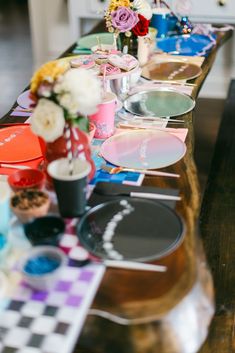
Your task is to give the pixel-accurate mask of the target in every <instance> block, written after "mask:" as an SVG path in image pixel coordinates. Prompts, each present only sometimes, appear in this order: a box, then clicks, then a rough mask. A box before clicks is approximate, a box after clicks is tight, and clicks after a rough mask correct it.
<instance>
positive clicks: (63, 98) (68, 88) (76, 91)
mask: <svg viewBox="0 0 235 353" xmlns="http://www.w3.org/2000/svg"><path fill="white" fill-rule="evenodd" d="M54 92H55V94H56V95H57V99H58V102H59V104H60V105H61V106H63V107H64V108H65V109H67V110H68V111H69V113H71V114H76V113H80V114H82V115H90V114H93V113H95V112H96V110H97V105H98V104H99V103H100V102H101V84H100V81H99V79H98V78H97V77H96V76H95V75H94V74H93V73H92V72H90V71H88V70H85V69H82V68H81V69H80V68H79V69H71V70H69V71H67V72H66V73H65V75H64V76H62V77H61V78H60V79H59V81H58V82H57V83H56V84H55V86H54Z"/></svg>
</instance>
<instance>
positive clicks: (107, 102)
mask: <svg viewBox="0 0 235 353" xmlns="http://www.w3.org/2000/svg"><path fill="white" fill-rule="evenodd" d="M116 102H117V97H116V95H115V94H114V93H113V92H106V94H105V97H104V98H103V101H102V103H101V104H99V106H98V110H97V112H96V113H95V114H93V115H90V116H89V120H90V121H91V122H92V123H94V124H95V126H96V131H95V135H94V137H95V138H99V139H105V138H107V137H110V136H111V135H113V133H114V118H115V108H116Z"/></svg>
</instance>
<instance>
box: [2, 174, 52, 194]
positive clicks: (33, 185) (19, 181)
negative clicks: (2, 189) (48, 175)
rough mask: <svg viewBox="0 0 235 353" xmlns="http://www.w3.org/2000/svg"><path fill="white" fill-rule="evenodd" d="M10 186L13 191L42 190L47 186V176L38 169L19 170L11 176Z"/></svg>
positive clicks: (9, 179)
mask: <svg viewBox="0 0 235 353" xmlns="http://www.w3.org/2000/svg"><path fill="white" fill-rule="evenodd" d="M8 184H9V185H10V187H11V189H12V190H13V191H19V190H23V189H42V188H43V186H44V184H45V175H44V173H43V172H42V171H40V170H38V169H23V170H17V171H15V172H14V173H12V174H10V175H9V177H8Z"/></svg>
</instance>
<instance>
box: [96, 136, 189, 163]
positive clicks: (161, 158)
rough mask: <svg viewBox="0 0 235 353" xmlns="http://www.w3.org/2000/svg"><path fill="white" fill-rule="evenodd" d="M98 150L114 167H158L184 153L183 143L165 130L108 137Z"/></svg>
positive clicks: (184, 146)
mask: <svg viewBox="0 0 235 353" xmlns="http://www.w3.org/2000/svg"><path fill="white" fill-rule="evenodd" d="M100 152H101V155H102V156H103V158H105V159H106V160H107V161H108V162H110V163H112V164H114V165H117V166H121V167H126V168H136V169H157V168H164V167H167V166H169V165H172V164H174V163H176V162H178V161H179V160H180V159H181V158H182V157H183V156H184V154H185V152H186V145H185V143H184V142H182V141H181V140H180V139H179V138H178V137H176V136H174V135H172V134H170V133H168V132H165V131H160V130H159V131H158V130H155V131H152V130H144V131H128V132H124V133H121V134H117V135H114V136H112V137H110V138H109V139H107V140H106V141H105V142H104V143H103V145H102V146H101V150H100Z"/></svg>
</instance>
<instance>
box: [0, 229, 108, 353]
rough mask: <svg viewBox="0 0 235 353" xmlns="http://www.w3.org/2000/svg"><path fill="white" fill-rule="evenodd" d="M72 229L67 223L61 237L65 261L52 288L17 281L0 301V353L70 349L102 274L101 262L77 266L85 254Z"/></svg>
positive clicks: (68, 351) (64, 352) (48, 352)
mask: <svg viewBox="0 0 235 353" xmlns="http://www.w3.org/2000/svg"><path fill="white" fill-rule="evenodd" d="M73 228H74V227H73V224H71V223H70V224H67V229H66V234H65V235H64V237H63V238H62V240H61V248H62V249H63V250H64V251H65V252H66V253H67V254H68V257H69V262H68V266H65V267H64V268H63V269H62V271H61V273H60V278H59V279H58V281H57V282H56V284H55V286H54V287H53V289H52V290H50V291H49V292H41V291H34V290H33V289H31V288H30V287H29V286H28V285H27V284H26V283H24V282H21V281H20V282H19V283H18V285H16V286H15V288H14V291H13V294H12V295H11V297H10V298H5V299H3V300H1V301H0V353H71V352H72V350H73V348H74V345H75V343H76V341H77V338H78V335H79V333H80V331H81V328H82V326H83V323H84V320H85V318H86V315H87V311H88V309H89V307H90V305H91V302H92V300H93V298H94V296H95V293H96V291H97V288H98V286H99V284H100V281H101V279H102V276H103V274H104V266H103V265H99V264H89V265H86V266H84V267H77V265H78V263H79V259H81V256H82V257H84V256H85V255H86V253H85V250H84V249H83V248H81V247H80V246H79V242H78V238H77V236H76V235H75V233H74V231H73ZM69 232H70V233H69Z"/></svg>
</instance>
